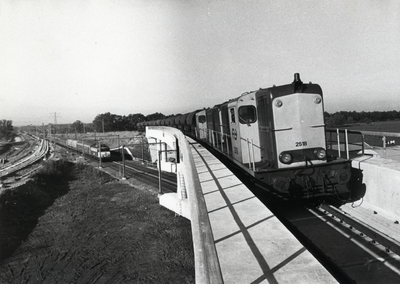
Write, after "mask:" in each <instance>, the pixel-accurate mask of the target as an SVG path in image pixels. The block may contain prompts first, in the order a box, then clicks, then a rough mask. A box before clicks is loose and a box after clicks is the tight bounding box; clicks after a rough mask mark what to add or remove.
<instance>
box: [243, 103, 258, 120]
mask: <svg viewBox="0 0 400 284" xmlns="http://www.w3.org/2000/svg"><path fill="white" fill-rule="evenodd" d="M256 121H257V114H256V108H255V107H254V106H252V105H251V106H241V107H240V108H239V122H240V123H241V124H250V123H254V122H256Z"/></svg>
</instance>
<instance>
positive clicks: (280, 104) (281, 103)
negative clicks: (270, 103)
mask: <svg viewBox="0 0 400 284" xmlns="http://www.w3.org/2000/svg"><path fill="white" fill-rule="evenodd" d="M282 105H283V102H282V101H281V100H276V101H275V106H276V107H281V106H282Z"/></svg>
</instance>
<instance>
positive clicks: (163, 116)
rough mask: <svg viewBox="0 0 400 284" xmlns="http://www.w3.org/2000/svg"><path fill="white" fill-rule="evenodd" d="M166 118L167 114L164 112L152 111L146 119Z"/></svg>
mask: <svg viewBox="0 0 400 284" xmlns="http://www.w3.org/2000/svg"><path fill="white" fill-rule="evenodd" d="M163 118H165V115H163V114H162V113H158V112H156V113H152V114H149V115H148V116H146V121H153V120H158V119H163Z"/></svg>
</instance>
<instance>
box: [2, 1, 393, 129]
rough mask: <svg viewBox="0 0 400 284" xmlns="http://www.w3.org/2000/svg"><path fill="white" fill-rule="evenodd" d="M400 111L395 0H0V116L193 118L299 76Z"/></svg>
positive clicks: (335, 93) (335, 95)
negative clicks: (159, 115)
mask: <svg viewBox="0 0 400 284" xmlns="http://www.w3.org/2000/svg"><path fill="white" fill-rule="evenodd" d="M296 72H299V73H300V76H301V79H302V80H303V81H305V82H309V81H312V82H313V83H318V84H320V85H321V87H322V89H323V91H324V97H325V110H326V111H328V112H336V111H340V110H349V111H351V110H356V111H373V110H379V111H386V110H397V111H400V98H399V92H400V1H398V0H363V1H361V0H360V1H355V0H354V1H351V0H335V1H331V0H329V1H328V0H310V1H285V0H270V1H266V0H259V1H234V0H196V1H190V0H112V1H111V0H110V1H109V0H90V1H89V0H76V1H75V0H65V1H64V0H63V1H56V0H53V1H49V0H18V1H16V0H1V1H0V118H1V119H10V120H13V125H15V126H18V125H28V124H37V125H39V124H42V123H45V124H47V123H51V122H54V114H56V116H57V122H58V123H72V122H74V121H76V120H81V121H83V122H85V123H88V122H92V121H93V119H94V118H95V117H96V115H98V114H101V113H105V112H111V113H114V114H119V115H128V114H134V113H143V114H144V115H148V114H150V113H154V112H162V113H163V114H166V115H167V114H173V113H174V114H176V113H186V112H189V111H192V110H195V109H198V108H202V107H210V106H213V105H215V104H218V103H221V102H224V101H226V100H228V99H230V98H234V97H237V96H239V95H240V94H241V93H243V92H245V91H251V90H256V89H258V88H260V87H263V88H266V87H270V86H272V85H273V84H275V85H280V84H287V83H291V82H292V81H293V74H294V73H296Z"/></svg>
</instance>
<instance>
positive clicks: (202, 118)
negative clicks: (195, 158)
mask: <svg viewBox="0 0 400 284" xmlns="http://www.w3.org/2000/svg"><path fill="white" fill-rule="evenodd" d="M204 122H206V116H205V115H199V123H204Z"/></svg>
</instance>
